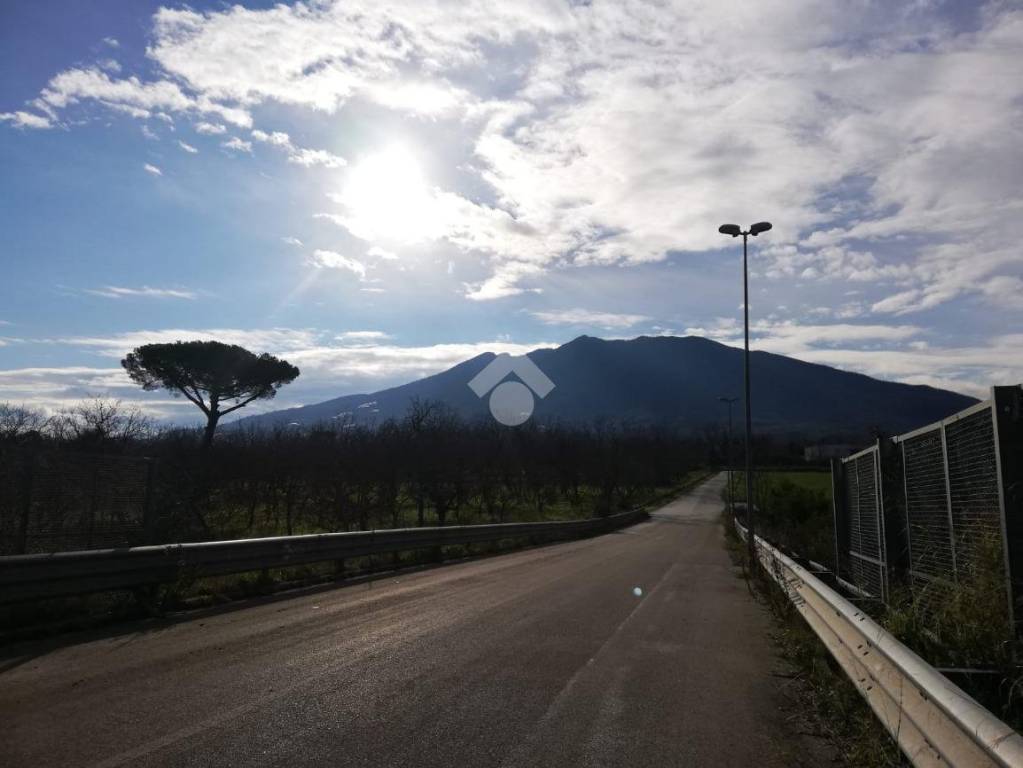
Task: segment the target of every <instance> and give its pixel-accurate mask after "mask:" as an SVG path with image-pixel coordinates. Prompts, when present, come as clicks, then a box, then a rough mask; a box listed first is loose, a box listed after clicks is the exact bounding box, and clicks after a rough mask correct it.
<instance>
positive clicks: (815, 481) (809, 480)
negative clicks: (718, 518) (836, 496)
mask: <svg viewBox="0 0 1023 768" xmlns="http://www.w3.org/2000/svg"><path fill="white" fill-rule="evenodd" d="M786 480H787V481H788V482H790V483H792V484H793V485H796V486H798V487H800V488H805V489H807V490H808V491H814V492H820V493H823V494H825V496H827V499H828V501H829V502H830V501H831V473H829V472H809V471H808V472H788V471H779V472H775V471H771V470H766V471H763V472H754V473H753V482H754V485H756V487H757V488H758V489H759V492H760V493H764V492H765V491H767V490H768V489H769V488H772V487H778V485H779V484H781V483H783V482H784V481H786ZM732 482H733V483H734V485H735V500H736V501H745V500H746V473H745V472H735V473H733V475H732Z"/></svg>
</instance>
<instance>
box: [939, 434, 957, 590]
mask: <svg viewBox="0 0 1023 768" xmlns="http://www.w3.org/2000/svg"><path fill="white" fill-rule="evenodd" d="M940 431H941V460H942V469H943V470H944V473H945V504H946V505H947V507H946V508H947V509H948V543H949V546H950V547H951V549H952V577H953V578H954V579H955V581H956V582H957V583H958V582H959V562H958V558H957V557H956V526H955V520H953V519H952V477H951V475H950V474H949V471H948V442H947V441H946V440H945V422H944V421H943V422H941V427H940Z"/></svg>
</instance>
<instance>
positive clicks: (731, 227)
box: [718, 221, 771, 568]
mask: <svg viewBox="0 0 1023 768" xmlns="http://www.w3.org/2000/svg"><path fill="white" fill-rule="evenodd" d="M770 228H771V222H769V221H760V222H757V223H756V224H754V225H753V226H751V227H750V228H749V229H748V230H746V231H745V232H743V231H742V230H741V229H740V228H739V225H738V224H722V225H721V226H720V227H718V232H720V233H721V234H722V235H730V236H731V237H739V236H740V235H742V314H743V330H744V338H745V352H744V354H743V379H744V394H745V400H746V531H747V542H746V543H747V545H748V547H749V559H750V568H752V567H753V563H754V562H755V560H756V555H757V550H756V545H755V544H754V539H753V419H752V417H751V415H750V414H751V411H750V402H749V278H748V276H747V269H746V241H747V240H748V239H749V236H750V235H753V237H756V236H757V235H759V234H760V233H761V232H766V231H767V230H769V229H770Z"/></svg>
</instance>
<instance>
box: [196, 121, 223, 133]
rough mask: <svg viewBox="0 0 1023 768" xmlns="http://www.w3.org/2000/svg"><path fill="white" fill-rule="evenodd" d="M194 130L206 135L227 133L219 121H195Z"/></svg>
mask: <svg viewBox="0 0 1023 768" xmlns="http://www.w3.org/2000/svg"><path fill="white" fill-rule="evenodd" d="M195 132H196V133H203V134H206V135H207V136H219V135H220V134H222V133H227V128H226V127H225V126H223V125H221V124H220V123H206V122H202V123H196V124H195Z"/></svg>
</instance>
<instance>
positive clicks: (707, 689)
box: [0, 478, 816, 768]
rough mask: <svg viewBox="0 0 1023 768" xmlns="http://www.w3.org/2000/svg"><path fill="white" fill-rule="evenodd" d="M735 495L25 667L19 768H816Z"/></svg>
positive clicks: (8, 700)
mask: <svg viewBox="0 0 1023 768" xmlns="http://www.w3.org/2000/svg"><path fill="white" fill-rule="evenodd" d="M721 487H722V480H721V479H720V478H718V479H714V480H711V481H709V482H708V483H705V484H704V485H702V486H701V487H700V488H698V489H696V490H695V491H694V492H692V493H691V494H689V495H687V496H685V497H683V498H681V499H679V500H677V501H675V502H673V503H671V504H669V505H667V506H665V507H664V508H663V509H661V510H659V511H658V512H657V513H655V515H654V516H653V517H654V519H652V520H651V521H650V522H646V523H643V524H640V525H637V526H634V527H632V528H629V529H626V530H624V531H621V532H618V533H613V534H609V535H606V536H601V537H598V538H594V539H588V540H585V541H578V542H570V543H566V544H559V545H555V546H549V547H543V548H538V549H532V550H527V551H522V552H517V553H513V554H508V555H503V556H499V557H493V558H487V559H481V560H477V561H473V562H464V563H460V564H455V565H450V566H444V567H439V568H436V569H432V570H428V571H420V572H418V573H415V574H409V575H402V576H398V577H392V578H388V579H385V580H380V581H376V582H373V583H368V584H361V585H356V586H348V587H344V588H332V589H329V590H321V591H319V592H316V593H314V594H301V595H294V596H289V597H288V598H287V599H283V600H282V599H278V600H267V601H265V602H263V603H260V604H256V605H249V606H246V607H244V608H241V609H234V610H221V611H220V612H212V613H211V612H207V613H206V614H200V615H193V616H191V617H187V618H185V619H184V620H181V621H178V622H172V623H168V622H165V623H162V624H158V625H155V626H153V625H149V626H146V627H144V628H142V629H139V628H138V627H135V628H126V629H125V630H124V633H123V634H116V635H113V636H110V635H108V636H106V637H101V638H98V639H97V638H92V639H88V638H78V639H77V641H76V642H74V643H66V644H65V645H64V646H63V647H49V648H42V647H35V648H32V647H24V648H21V649H15V650H16V651H17V652H18V653H20V654H21V655H18V656H15V657H10V653H11V651H10V650H9V651H8V658H6V659H5V660H3V661H0V670H2V671H0V765H4V766H10V767H11V768H13V766H121V765H124V766H262V765H275V766H303V765H317V766H320V765H322V766H364V765H365V766H406V765H417V766H449V765H450V766H506V767H511V766H572V765H585V766H660V765H666V766H667V765H671V766H704V765H706V766H731V765H735V766H765V765H766V766H775V765H776V766H791V765H799V764H805V765H813V764H816V763H815V762H813V761H812V759H811V758H809V757H808V755H809V753H808V752H807V751H806V744H805V740H803V739H801V738H800V737H798V736H796V735H794V734H793V733H792V732H791V730H792V729H791V726H789V725H788V724H787V723H788V722H789V720H790V717H789V716H788V714H787V713H786V712H785V711H784V708H785V706H786V697H785V695H784V694H783V692H782V688H783V686H784V685H785V683H786V681H785V679H784V678H782V677H779V676H777V675H776V674H775V672H776V671H777V669H778V662H777V659H776V658H775V656H774V651H773V649H772V646H771V644H770V642H769V640H768V631H769V628H770V618H769V617H768V615H767V614H766V613H765V611H764V610H763V609H762V608H761V607H760V606H758V605H757V604H756V603H755V602H754V601H753V600H752V599H751V598H750V596H749V595H748V593H747V591H746V587H745V584H744V582H743V581H742V580H741V579H740V578H737V576H736V574H735V572H734V570H733V568H732V567H731V565H730V562H729V559H728V556H727V554H726V553H725V551H724V549H723V548H722V536H723V533H722V528H721V525H720V524H719V522H718V520H717V517H718V513H719V510H720V506H721V505H720V502H719V501H718V499H719V498H720V496H719V494H720V489H721ZM636 588H639V589H640V590H642V595H641V596H637V595H636V593H635V591H634V590H635V589H636ZM790 708H791V707H790Z"/></svg>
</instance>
